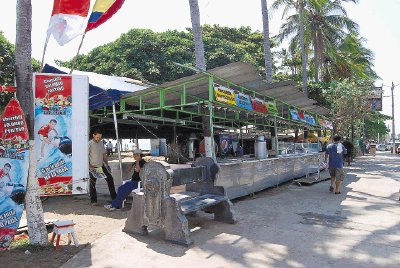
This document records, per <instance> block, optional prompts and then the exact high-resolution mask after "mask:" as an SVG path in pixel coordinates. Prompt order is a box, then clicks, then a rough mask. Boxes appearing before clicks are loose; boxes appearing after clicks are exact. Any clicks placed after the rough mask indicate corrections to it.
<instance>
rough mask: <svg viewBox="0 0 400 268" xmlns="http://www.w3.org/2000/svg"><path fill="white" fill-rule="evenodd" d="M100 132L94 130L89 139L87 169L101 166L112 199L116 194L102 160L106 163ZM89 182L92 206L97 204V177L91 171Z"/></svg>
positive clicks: (90, 169) (91, 169) (111, 179)
mask: <svg viewBox="0 0 400 268" xmlns="http://www.w3.org/2000/svg"><path fill="white" fill-rule="evenodd" d="M102 136H103V135H102V133H101V132H100V131H99V130H95V131H94V132H93V137H92V139H91V140H90V141H89V171H94V170H95V169H96V168H97V169H98V168H101V169H102V171H103V172H104V174H105V175H106V178H105V180H106V182H107V185H108V189H109V191H110V195H111V199H112V200H114V199H115V197H116V196H117V193H116V192H115V185H114V179H113V177H112V176H111V174H110V172H108V170H107V168H106V167H105V165H104V164H103V162H105V163H107V152H106V150H105V148H104V145H103V143H102V142H100V141H101V138H102ZM89 177H90V183H89V193H90V202H91V203H92V205H93V206H95V205H96V204H97V191H96V181H97V178H96V177H95V176H93V174H92V173H91V172H89Z"/></svg>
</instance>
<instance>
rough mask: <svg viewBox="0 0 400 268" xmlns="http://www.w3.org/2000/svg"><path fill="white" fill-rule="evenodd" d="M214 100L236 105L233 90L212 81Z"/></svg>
mask: <svg viewBox="0 0 400 268" xmlns="http://www.w3.org/2000/svg"><path fill="white" fill-rule="evenodd" d="M213 86H214V94H215V100H216V101H219V102H222V103H226V104H229V105H236V100H235V92H234V91H233V90H232V89H230V88H227V87H223V86H221V85H219V84H216V83H214V84H213Z"/></svg>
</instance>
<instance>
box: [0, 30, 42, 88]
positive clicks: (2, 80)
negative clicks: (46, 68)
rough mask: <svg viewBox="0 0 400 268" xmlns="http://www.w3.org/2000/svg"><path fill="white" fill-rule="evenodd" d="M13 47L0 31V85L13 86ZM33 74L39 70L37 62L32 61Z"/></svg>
mask: <svg viewBox="0 0 400 268" xmlns="http://www.w3.org/2000/svg"><path fill="white" fill-rule="evenodd" d="M14 65H15V46H14V45H13V44H11V43H10V42H9V41H8V40H7V39H6V38H5V37H4V35H3V33H2V32H1V31H0V85H5V84H7V85H14V72H15V67H14ZM32 66H33V70H34V71H35V72H37V71H39V70H40V63H39V61H37V60H35V59H32Z"/></svg>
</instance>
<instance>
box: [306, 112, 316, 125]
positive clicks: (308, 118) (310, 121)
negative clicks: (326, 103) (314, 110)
mask: <svg viewBox="0 0 400 268" xmlns="http://www.w3.org/2000/svg"><path fill="white" fill-rule="evenodd" d="M304 118H305V120H306V122H307V123H308V124H310V125H315V118H314V117H313V116H312V115H309V114H305V115H304Z"/></svg>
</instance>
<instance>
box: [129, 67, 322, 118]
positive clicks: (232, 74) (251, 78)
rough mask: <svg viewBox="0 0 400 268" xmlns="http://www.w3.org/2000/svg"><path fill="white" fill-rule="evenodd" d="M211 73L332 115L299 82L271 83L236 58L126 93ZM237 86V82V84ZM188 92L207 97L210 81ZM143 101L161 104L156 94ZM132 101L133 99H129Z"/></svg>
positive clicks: (175, 101)
mask: <svg viewBox="0 0 400 268" xmlns="http://www.w3.org/2000/svg"><path fill="white" fill-rule="evenodd" d="M208 74H212V75H214V76H216V77H219V78H222V79H224V80H228V81H230V82H232V83H234V84H236V85H239V86H243V87H245V88H247V89H249V90H253V91H256V92H258V93H260V94H262V95H264V96H267V97H272V98H275V99H277V100H279V101H282V102H284V103H287V104H289V105H293V106H296V107H298V108H300V109H303V110H306V111H310V112H313V113H316V114H319V115H328V114H329V109H327V108H324V107H320V106H318V105H316V101H314V100H312V99H309V98H307V97H306V96H305V94H304V93H303V92H301V91H300V90H299V89H298V87H297V85H296V82H294V81H282V82H276V83H272V84H268V83H267V82H266V81H265V80H263V79H262V78H261V76H260V75H259V74H258V72H257V70H256V69H255V68H254V67H253V66H251V65H250V64H248V63H244V62H235V63H231V64H228V65H225V66H221V67H217V68H214V69H211V70H208V71H207V73H198V74H194V75H191V76H187V77H183V78H180V79H178V80H175V81H171V82H167V83H164V84H162V85H159V86H154V87H150V88H147V89H143V90H139V91H136V92H133V93H129V94H126V95H124V96H123V98H128V97H131V96H139V95H143V94H146V93H150V92H154V91H158V90H159V89H165V88H169V87H174V86H179V85H182V84H183V83H187V82H192V81H195V80H198V79H200V78H205V77H207V76H208ZM233 87H234V86H233ZM186 93H187V95H192V96H196V97H200V98H203V99H207V98H208V81H207V80H200V81H198V82H194V83H192V84H190V85H188V86H187V87H186ZM165 99H166V102H168V103H169V104H173V105H178V104H179V103H180V97H179V96H176V95H174V94H167V95H166V96H165ZM143 101H145V102H146V103H153V104H157V102H158V101H159V99H157V98H154V95H153V96H151V95H148V96H147V97H146V96H143ZM188 101H189V100H188ZM128 103H129V101H128Z"/></svg>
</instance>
